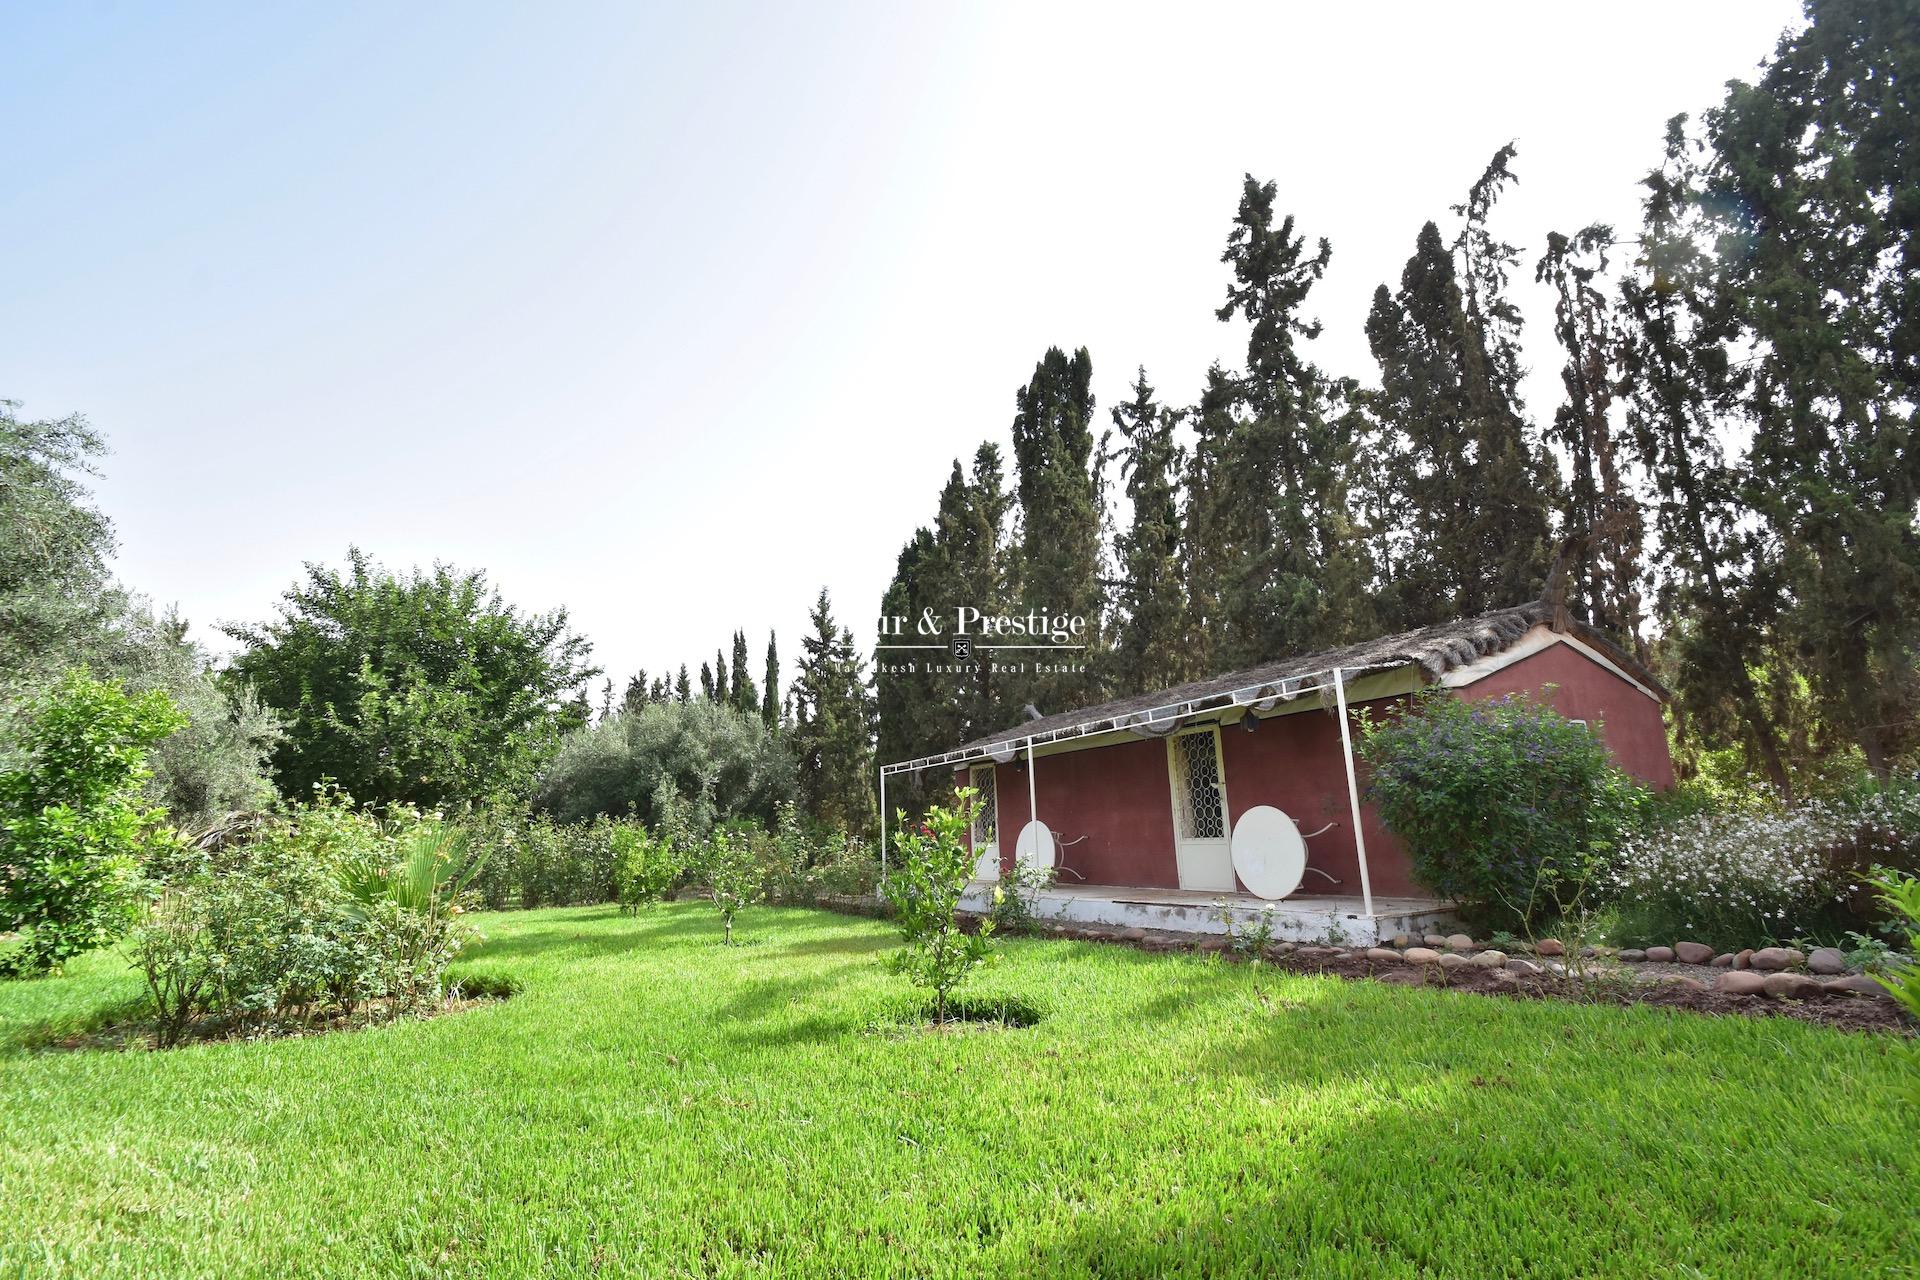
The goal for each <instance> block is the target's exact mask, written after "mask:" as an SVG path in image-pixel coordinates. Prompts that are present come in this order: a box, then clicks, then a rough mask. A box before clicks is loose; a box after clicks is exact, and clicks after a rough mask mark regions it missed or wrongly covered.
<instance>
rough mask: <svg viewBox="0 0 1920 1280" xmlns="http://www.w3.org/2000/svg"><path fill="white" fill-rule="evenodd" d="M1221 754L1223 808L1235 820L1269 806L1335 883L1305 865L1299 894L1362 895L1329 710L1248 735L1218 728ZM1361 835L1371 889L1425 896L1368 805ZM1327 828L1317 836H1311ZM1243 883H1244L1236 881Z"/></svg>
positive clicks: (1351, 711) (1268, 724) (1376, 708)
mask: <svg viewBox="0 0 1920 1280" xmlns="http://www.w3.org/2000/svg"><path fill="white" fill-rule="evenodd" d="M1397 701H1399V699H1395V698H1382V699H1379V700H1377V701H1374V702H1369V703H1367V704H1365V705H1366V706H1367V707H1368V708H1370V709H1371V710H1372V711H1373V713H1374V714H1375V715H1379V714H1380V713H1381V712H1382V711H1384V710H1385V709H1387V708H1388V707H1390V706H1392V705H1393V704H1394V703H1395V702H1397ZM1348 715H1349V716H1350V717H1351V718H1352V725H1351V727H1352V732H1353V733H1354V735H1355V736H1356V737H1357V736H1358V735H1359V723H1358V708H1355V707H1349V708H1348ZM1220 754H1221V755H1222V756H1223V757H1224V758H1225V760H1226V766H1227V807H1228V809H1229V810H1231V812H1232V817H1233V821H1235V822H1238V821H1239V820H1240V815H1241V814H1243V813H1245V812H1246V811H1247V810H1249V809H1252V808H1255V807H1257V806H1259V805H1263V804H1265V805H1272V806H1273V807H1274V808H1276V809H1278V810H1280V811H1281V812H1282V813H1284V814H1286V815H1287V816H1288V817H1290V818H1292V819H1293V820H1294V822H1295V823H1296V824H1297V825H1298V826H1299V828H1300V834H1301V835H1303V836H1307V837H1308V839H1307V866H1308V867H1309V868H1313V869H1317V870H1319V871H1324V872H1326V873H1327V875H1330V876H1332V877H1333V878H1334V879H1335V880H1337V881H1339V882H1340V883H1338V884H1334V883H1331V882H1329V881H1328V880H1327V879H1326V878H1325V877H1323V876H1319V875H1315V874H1314V873H1313V870H1309V871H1308V873H1307V875H1306V878H1305V879H1303V880H1302V881H1301V882H1300V892H1301V893H1303V894H1333V895H1338V896H1341V897H1358V896H1359V895H1360V856H1359V854H1358V852H1357V851H1356V849H1355V845H1354V839H1353V815H1352V809H1351V806H1350V803H1349V801H1348V798H1347V764H1346V756H1345V754H1344V752H1343V751H1342V749H1341V746H1340V721H1339V719H1338V715H1337V713H1335V712H1332V711H1299V712H1295V713H1294V714H1292V715H1286V716H1275V717H1273V718H1272V719H1269V720H1262V721H1261V722H1260V727H1259V728H1258V729H1255V730H1254V731H1253V732H1252V733H1248V732H1247V731H1246V730H1245V729H1243V728H1241V727H1240V726H1239V725H1229V726H1227V727H1226V728H1224V729H1222V730H1221V731H1220ZM1355 767H1356V768H1357V769H1359V770H1360V772H1359V774H1358V777H1359V783H1360V787H1361V794H1362V795H1363V796H1364V795H1365V794H1366V785H1367V778H1366V771H1365V766H1364V765H1361V764H1359V762H1358V761H1356V762H1355ZM1360 820H1361V822H1362V823H1363V824H1364V829H1365V831H1366V836H1367V873H1368V878H1369V879H1370V880H1371V882H1372V886H1373V892H1374V893H1375V894H1376V895H1380V896H1391V895H1407V894H1424V893H1425V890H1423V889H1421V888H1419V887H1418V886H1416V885H1415V884H1414V883H1413V879H1412V874H1411V871H1410V870H1409V868H1408V865H1407V855H1406V851H1405V850H1404V849H1402V848H1401V847H1400V842H1399V841H1398V840H1396V839H1394V837H1393V836H1392V835H1391V834H1390V833H1389V832H1388V831H1387V829H1386V828H1385V827H1383V826H1381V825H1380V819H1379V816H1378V815H1377V814H1375V813H1374V812H1373V809H1372V807H1371V806H1369V805H1363V806H1362V808H1361V810H1360ZM1328 823H1332V824H1333V825H1332V826H1331V827H1330V828H1328V830H1326V831H1325V832H1323V833H1322V834H1320V835H1312V834H1311V833H1313V832H1315V831H1319V830H1320V828H1322V827H1326V826H1327V824H1328ZM1242 887H1244V886H1242Z"/></svg>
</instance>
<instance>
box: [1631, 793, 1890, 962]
mask: <svg viewBox="0 0 1920 1280" xmlns="http://www.w3.org/2000/svg"><path fill="white" fill-rule="evenodd" d="M1917 843H1920V793H1916V792H1914V791H1912V790H1894V791H1882V790H1870V791H1867V792H1864V793H1862V794H1858V795H1853V796H1847V797H1844V798H1839V799H1823V800H1809V801H1807V802H1805V803H1803V804H1801V805H1798V806H1796V807H1794V808H1792V809H1786V810H1772V811H1759V812H1752V811H1749V812H1733V813H1728V812H1720V813H1701V814H1692V815H1688V816H1686V817H1681V818H1675V819H1673V820H1671V821H1669V822H1666V823H1664V824H1662V825H1660V826H1658V827H1656V828H1654V829H1652V830H1649V831H1645V832H1641V833H1638V834H1636V835H1634V836H1631V837H1629V838H1628V839H1627V840H1626V841H1625V842H1623V844H1622V845H1621V847H1620V849H1619V850H1618V851H1617V853H1616V854H1615V857H1614V860H1613V865H1612V867H1611V869H1610V870H1609V872H1608V873H1607V874H1606V876H1605V877H1604V879H1605V884H1606V888H1607V889H1609V890H1610V891H1611V894H1612V896H1613V897H1614V899H1615V900H1616V901H1617V902H1618V903H1619V905H1620V909H1621V915H1622V917H1623V922H1624V926H1625V927H1624V929H1623V932H1624V933H1626V934H1628V935H1630V936H1628V937H1627V938H1626V939H1625V940H1626V941H1635V942H1647V943H1670V942H1673V941H1676V940H1678V939H1682V938H1690V939H1697V940H1699V941H1702V942H1709V943H1713V944H1715V945H1719V946H1724V947H1738V946H1757V945H1760V944H1761V943H1763V942H1765V941H1768V940H1773V939H1784V938H1795V937H1802V936H1806V935H1809V934H1815V933H1832V932H1834V931H1835V928H1836V924H1837V922H1838V921H1840V920H1841V919H1842V918H1843V917H1844V916H1845V914H1846V912H1847V911H1848V909H1849V908H1850V907H1860V906H1864V905H1865V898H1866V895H1867V894H1868V892H1869V887H1868V886H1867V884H1866V874H1867V869H1868V868H1870V867H1872V866H1874V865H1875V864H1876V863H1881V862H1885V863H1897V864H1904V863H1906V862H1909V861H1911V858H1912V850H1913V849H1914V848H1915V846H1916V844H1917Z"/></svg>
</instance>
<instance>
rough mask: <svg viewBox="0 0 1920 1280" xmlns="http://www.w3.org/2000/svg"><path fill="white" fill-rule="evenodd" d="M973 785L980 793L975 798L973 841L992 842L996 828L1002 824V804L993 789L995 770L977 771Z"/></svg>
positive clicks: (977, 843)
mask: <svg viewBox="0 0 1920 1280" xmlns="http://www.w3.org/2000/svg"><path fill="white" fill-rule="evenodd" d="M973 786H974V790H976V791H978V792H979V793H980V794H979V795H977V796H975V797H974V798H973V842H974V844H976V845H983V844H992V843H993V833H994V829H995V828H996V827H998V826H999V825H1000V806H999V805H998V804H997V803H996V800H995V796H994V790H993V770H991V769H981V770H978V771H977V772H975V773H974V775H973Z"/></svg>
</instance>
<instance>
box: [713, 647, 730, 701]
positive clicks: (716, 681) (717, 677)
mask: <svg viewBox="0 0 1920 1280" xmlns="http://www.w3.org/2000/svg"><path fill="white" fill-rule="evenodd" d="M713 700H714V701H715V702H719V703H731V702H732V701H733V694H732V692H731V691H730V690H729V689H728V688H727V653H726V650H724V649H715V650H714V651H713Z"/></svg>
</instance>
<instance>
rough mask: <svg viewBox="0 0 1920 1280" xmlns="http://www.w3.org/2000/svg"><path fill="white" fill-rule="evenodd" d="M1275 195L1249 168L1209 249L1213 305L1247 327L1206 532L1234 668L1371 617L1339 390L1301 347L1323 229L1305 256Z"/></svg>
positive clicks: (1303, 646)
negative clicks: (1218, 288) (1213, 546)
mask: <svg viewBox="0 0 1920 1280" xmlns="http://www.w3.org/2000/svg"><path fill="white" fill-rule="evenodd" d="M1274 197H1275V186H1274V184H1273V183H1271V182H1267V183H1261V182H1258V181H1256V180H1255V179H1254V178H1253V176H1252V175H1251V174H1249V175H1247V177H1246V180H1245V182H1244V184H1243V186H1242V189H1241V196H1240V206H1239V210H1238V212H1237V213H1236V215H1235V217H1234V225H1233V230H1232V232H1231V233H1230V234H1229V235H1228V237H1227V248H1226V251H1225V252H1224V253H1223V254H1222V255H1221V261H1222V262H1224V263H1226V264H1227V265H1229V266H1230V267H1232V268H1233V281H1232V283H1231V284H1230V285H1229V286H1228V290H1227V301H1226V303H1225V304H1224V305H1222V306H1221V307H1220V309H1219V310H1218V311H1217V312H1216V313H1215V315H1216V316H1217V317H1218V318H1219V319H1220V320H1222V321H1225V320H1231V319H1233V318H1235V317H1236V316H1237V317H1240V318H1243V319H1245V320H1246V322H1247V323H1248V325H1249V326H1250V330H1251V331H1250V333H1249V335H1248V339H1247V367H1246V370H1245V372H1244V373H1242V374H1241V375H1240V376H1239V377H1238V378H1236V379H1234V380H1233V387H1234V391H1235V394H1234V397H1233V412H1232V415H1231V419H1230V422H1227V423H1220V424H1218V426H1220V427H1224V431H1223V432H1222V433H1221V434H1220V436H1219V438H1218V440H1217V449H1216V451H1215V456H1214V457H1213V458H1211V459H1210V465H1211V468H1212V471H1213V475H1212V476H1211V483H1212V485H1213V486H1214V489H1215V491H1216V492H1215V495H1214V497H1213V499H1212V500H1213V501H1214V502H1216V503H1217V504H1218V510H1217V513H1216V516H1217V519H1216V524H1217V528H1216V529H1215V530H1214V533H1215V534H1216V536H1223V537H1224V545H1223V552H1224V555H1223V565H1222V573H1221V578H1220V583H1219V591H1220V594H1219V603H1218V609H1219V613H1220V623H1221V627H1220V631H1221V635H1220V642H1221V645H1222V647H1223V649H1224V653H1223V654H1222V657H1223V659H1224V660H1225V662H1226V663H1227V664H1228V665H1233V666H1240V665H1245V664H1250V663H1254V662H1260V661H1265V660H1269V659H1272V658H1277V657H1280V656H1282V655H1285V654H1289V653H1304V652H1309V651H1311V650H1313V649H1316V648H1324V647H1327V646H1329V645H1333V644H1338V643H1341V642H1343V641H1347V640H1351V639H1355V638H1357V634H1356V633H1358V632H1362V631H1364V630H1366V629H1367V628H1368V626H1369V625H1370V624H1369V619H1368V600H1367V595H1368V592H1369V589H1370V586H1371V583H1370V578H1371V573H1370V571H1369V569H1368V568H1367V564H1366V561H1367V554H1366V548H1365V546H1364V544H1363V543H1362V542H1361V540H1360V539H1359V538H1358V537H1357V536H1356V531H1355V528H1354V525H1353V522H1352V519H1351V514H1350V512H1349V511H1348V499H1347V470H1348V468H1349V466H1350V465H1351V462H1352V460H1353V455H1354V447H1353V441H1352V440H1351V439H1350V438H1349V437H1348V431H1349V429H1350V426H1351V424H1352V421H1353V419H1352V418H1351V417H1350V416H1349V415H1347V414H1345V413H1344V412H1343V408H1344V401H1345V400H1346V399H1347V397H1348V396H1349V395H1350V393H1351V386H1350V384H1347V383H1345V382H1343V381H1339V380H1335V379H1332V378H1329V377H1328V376H1327V375H1326V374H1324V373H1322V372H1321V370H1320V369H1319V368H1318V367H1317V366H1316V365H1314V364H1313V363H1312V362H1311V361H1309V360H1307V359H1306V358H1305V356H1304V355H1303V354H1302V353H1301V350H1300V344H1301V343H1302V342H1304V341H1311V340H1312V339H1314V338H1316V337H1318V336H1319V334H1320V325H1319V323H1318V322H1317V321H1314V320H1310V319H1308V318H1306V316H1305V315H1304V314H1303V312H1302V309H1303V307H1304V306H1305V303H1306V300H1307V295H1308V294H1309V293H1310V292H1311V291H1312V289H1313V286H1314V285H1315V284H1316V283H1318V282H1319V280H1320V278H1321V276H1322V275H1324V274H1325V272H1326V269H1327V263H1328V262H1329V261H1330V260H1331V258H1332V256H1333V248H1332V246H1331V245H1330V244H1329V243H1328V242H1327V241H1326V240H1325V239H1324V238H1323V239H1321V240H1320V241H1319V242H1318V243H1317V244H1316V245H1315V247H1314V249H1313V252H1312V253H1311V254H1309V253H1308V252H1307V242H1306V237H1305V236H1304V235H1296V234H1295V233H1294V221H1293V218H1292V217H1291V216H1288V217H1285V218H1283V219H1281V220H1280V222H1279V224H1278V225H1277V226H1276V225H1275V222H1274ZM1206 426H1207V429H1209V430H1215V429H1217V427H1216V426H1215V424H1212V423H1208V424H1206Z"/></svg>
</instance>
